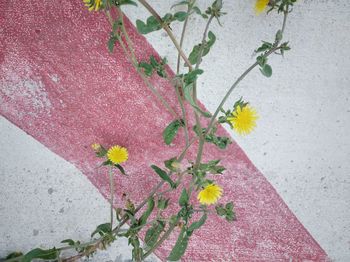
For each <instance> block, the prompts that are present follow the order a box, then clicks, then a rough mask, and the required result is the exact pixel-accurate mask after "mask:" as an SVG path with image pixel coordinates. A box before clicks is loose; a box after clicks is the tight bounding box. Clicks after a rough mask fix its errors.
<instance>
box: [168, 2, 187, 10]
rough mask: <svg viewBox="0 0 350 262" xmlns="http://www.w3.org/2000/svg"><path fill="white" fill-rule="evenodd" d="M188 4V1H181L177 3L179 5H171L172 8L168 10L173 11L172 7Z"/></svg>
mask: <svg viewBox="0 0 350 262" xmlns="http://www.w3.org/2000/svg"><path fill="white" fill-rule="evenodd" d="M188 4H189V2H188V1H181V2H179V3H176V4H174V5H172V6H171V7H170V9H173V8H174V7H176V6H179V5H188Z"/></svg>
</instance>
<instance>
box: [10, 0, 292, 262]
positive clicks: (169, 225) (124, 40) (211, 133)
mask: <svg viewBox="0 0 350 262" xmlns="http://www.w3.org/2000/svg"><path fill="white" fill-rule="evenodd" d="M295 2H296V0H274V1H271V0H270V1H268V0H258V1H257V2H256V10H257V12H261V11H263V10H267V9H268V11H267V12H271V11H277V12H278V13H281V14H282V15H283V22H282V26H281V28H280V29H279V30H278V31H277V32H276V34H275V36H274V38H273V39H272V40H271V41H263V42H262V44H261V45H260V46H259V47H258V48H257V49H256V50H255V53H256V54H257V58H256V61H255V62H254V63H253V64H252V65H251V66H250V67H249V68H248V69H247V70H246V71H244V72H243V74H242V75H241V76H239V77H238V78H237V80H236V81H235V82H234V83H233V85H232V86H231V87H230V89H229V90H228V92H227V93H226V94H225V96H224V97H223V99H222V101H221V103H220V104H219V105H218V107H217V109H216V110H215V112H214V113H213V114H212V113H210V112H207V111H205V110H203V109H202V108H201V107H200V106H199V105H198V99H197V79H198V78H199V77H201V75H202V74H203V73H204V70H203V69H202V68H200V65H201V62H202V60H203V59H204V57H205V56H207V55H208V54H209V53H210V50H211V48H212V47H213V46H214V45H215V42H216V36H215V34H214V32H212V31H210V30H209V28H210V25H211V23H212V22H213V21H215V20H216V21H217V22H218V23H219V24H220V17H221V16H223V15H225V14H226V13H225V12H223V11H222V9H223V2H222V1H220V0H216V1H214V2H213V3H212V4H211V5H210V6H208V8H207V9H206V10H205V11H203V10H201V9H200V8H199V7H198V6H197V5H196V0H185V1H181V2H180V3H177V4H175V5H176V6H177V5H183V6H185V7H186V9H187V11H180V12H176V13H167V14H165V15H164V16H162V17H161V16H160V15H159V14H158V13H157V12H156V11H155V10H154V9H153V8H152V7H151V6H150V5H149V3H148V2H147V1H145V0H138V3H140V4H141V5H143V6H144V7H145V8H146V9H147V10H148V11H149V12H150V14H151V16H150V17H149V18H148V19H147V20H146V21H141V20H137V21H136V26H137V29H138V31H139V32H140V33H141V34H148V33H151V32H154V31H157V30H161V29H163V30H165V31H166V33H167V34H168V35H169V37H170V39H171V40H172V42H173V43H174V45H175V47H176V49H177V51H178V52H177V56H178V57H177V68H176V76H175V77H174V78H172V77H170V76H169V74H167V71H166V69H165V65H166V63H167V60H166V59H165V58H163V59H157V58H155V57H154V56H150V57H149V59H148V60H147V61H139V60H138V59H137V58H136V56H135V52H134V45H133V42H132V40H131V39H130V37H129V34H128V31H127V29H126V27H125V22H124V14H123V12H122V8H123V6H124V5H134V6H137V3H136V2H135V1H131V0H84V3H85V5H86V6H87V7H88V8H89V10H90V11H92V10H95V11H101V12H104V13H105V14H106V16H107V18H108V21H109V22H110V25H111V34H110V38H109V40H108V43H107V45H108V49H109V51H110V52H113V51H114V47H115V45H116V44H118V45H120V46H121V47H122V49H123V51H124V54H125V55H126V56H127V57H128V59H129V60H130V62H131V64H132V65H133V67H134V68H135V70H136V72H137V74H139V76H140V77H141V78H142V79H143V81H144V82H145V84H146V86H147V87H148V88H149V89H150V91H151V92H152V93H153V94H154V96H155V98H156V99H158V100H159V101H160V102H161V103H162V104H163V105H164V108H165V109H166V110H167V111H168V112H169V113H170V114H171V115H172V116H173V121H172V122H171V123H169V125H168V126H167V127H165V129H164V131H163V133H162V136H163V140H164V143H165V144H166V145H169V144H171V143H172V142H173V140H174V138H175V137H176V135H177V133H178V132H179V130H183V132H184V133H185V147H184V148H183V150H182V152H181V153H180V154H179V155H178V156H174V157H172V158H171V159H164V166H162V167H159V166H156V165H152V166H151V168H152V170H153V171H154V174H155V175H158V176H159V178H160V179H161V182H160V183H159V184H157V185H156V186H155V187H154V188H153V189H152V191H151V192H150V193H149V195H147V196H145V199H144V200H143V201H142V202H141V203H139V204H138V205H137V206H135V204H134V203H133V202H132V201H131V200H128V201H127V202H126V204H125V206H124V207H118V208H115V207H114V206H113V195H114V185H113V176H114V175H115V173H121V174H124V175H125V174H126V173H127V170H126V171H125V170H124V168H123V166H122V165H121V164H122V163H124V162H125V161H127V159H128V151H127V149H126V148H123V147H121V146H112V147H110V148H108V149H107V148H105V147H104V146H103V145H100V144H93V146H92V148H93V150H94V151H95V153H96V157H99V158H101V160H102V165H104V166H107V167H108V168H109V178H110V191H111V199H110V202H111V209H110V221H109V222H107V223H103V224H101V225H98V226H97V227H96V230H95V231H94V232H93V233H92V234H91V238H92V240H91V241H90V242H87V243H81V242H80V241H76V240H72V239H65V240H63V241H62V242H61V244H62V247H58V248H56V247H53V248H51V249H46V250H43V249H39V248H36V249H33V250H31V251H29V252H28V253H26V254H22V253H20V252H14V253H12V254H9V256H8V257H7V258H6V260H5V261H7V262H10V261H23V262H27V261H32V260H33V259H43V260H58V261H75V260H77V259H79V258H81V257H84V256H91V255H93V254H94V253H95V252H96V251H97V250H98V249H105V248H107V247H108V246H109V245H110V244H111V243H112V242H113V241H114V240H115V239H116V238H117V237H125V238H128V241H129V244H130V245H131V246H132V248H133V249H132V259H133V260H134V261H142V260H143V259H145V258H147V257H148V256H149V255H150V254H151V253H152V252H153V251H154V250H155V249H156V248H157V247H158V246H160V245H161V244H162V243H163V241H164V240H166V239H167V238H168V237H169V235H170V234H172V233H174V231H176V230H175V229H176V228H179V231H180V232H179V233H178V239H177V241H176V243H175V245H174V247H173V249H172V251H171V252H170V254H169V256H168V260H170V261H176V260H179V259H180V258H181V257H182V256H183V254H184V253H185V252H186V248H187V246H188V243H189V242H190V239H191V236H192V234H193V233H194V232H195V231H196V230H199V229H200V227H201V226H203V225H204V224H205V222H206V220H207V219H208V213H211V212H212V213H213V212H214V213H216V214H217V215H218V216H220V217H223V218H225V219H226V220H227V221H229V222H231V221H234V220H235V219H236V214H235V211H234V205H233V203H232V202H229V203H224V204H223V203H217V202H218V200H219V199H220V197H221V195H222V194H223V192H222V189H221V187H220V186H219V185H218V184H217V183H216V182H215V176H214V175H222V174H223V172H224V171H225V167H224V166H222V165H220V160H211V161H209V162H203V161H202V155H203V151H204V149H205V144H206V143H212V144H214V145H216V146H217V147H218V148H220V149H222V150H224V149H225V148H227V146H228V145H229V144H230V143H231V140H230V138H229V137H220V136H218V135H217V134H216V131H217V126H218V125H219V124H228V125H229V126H230V127H231V128H233V129H234V130H235V131H236V132H238V133H239V134H248V133H250V132H251V131H252V130H253V128H254V127H255V124H256V119H257V114H256V112H255V110H254V109H253V108H252V107H250V105H249V103H248V102H245V101H243V100H242V99H239V100H238V101H237V102H236V103H235V104H234V105H233V107H232V110H230V109H227V110H225V109H224V105H225V102H226V100H227V99H228V97H229V96H230V95H231V93H232V92H233V90H234V89H235V88H236V86H237V85H238V84H239V83H240V82H241V81H242V80H243V79H244V78H245V77H246V75H247V74H249V72H251V71H252V70H253V69H255V68H256V67H259V69H260V71H261V73H262V74H263V75H264V76H266V77H271V75H272V67H271V65H270V64H268V58H269V56H270V55H273V54H281V55H283V54H284V53H285V52H286V51H288V50H290V47H289V45H288V42H282V39H283V34H284V31H285V27H286V21H287V17H288V14H289V13H290V12H291V10H292V7H293V4H294V3H295ZM175 5H174V6H175ZM112 11H113V12H112ZM192 15H199V16H200V17H201V18H202V19H203V21H205V29H204V33H203V36H202V41H201V42H200V43H198V44H196V45H195V46H194V47H193V48H192V51H191V53H190V54H189V55H188V56H186V54H185V52H184V51H183V49H182V45H183V42H184V38H185V32H186V28H187V25H188V23H189V17H190V16H192ZM214 19H215V20H214ZM172 23H183V29H182V34H181V38H180V42H178V41H177V39H176V37H175V36H174V35H173V33H172V31H171V30H170V25H171V24H172ZM181 61H183V62H184V63H185V70H184V72H180V64H181ZM155 73H156V74H157V75H158V77H162V78H165V79H167V80H168V81H169V82H170V83H171V84H172V86H173V88H174V90H175V93H176V95H177V100H178V102H179V106H180V107H181V115H178V114H177V113H176V111H175V110H174V109H173V108H172V107H171V105H169V103H168V102H167V101H166V99H165V98H164V97H163V96H162V95H161V94H160V93H159V92H158V91H157V89H156V88H155V87H154V86H153V84H152V83H151V81H150V80H149V78H150V77H151V76H152V75H153V74H155ZM185 103H188V104H189V105H191V109H192V111H193V114H194V117H195V120H196V123H195V125H194V126H189V121H188V119H187V117H186V115H187V113H188V112H186V111H187V110H186V107H185V106H184V104H185ZM219 114H220V115H219ZM202 118H207V119H208V120H209V124H208V125H207V126H202V123H203V121H201V119H202ZM191 130H193V131H194V133H195V136H194V137H193V138H192V139H190V135H189V133H190V131H191ZM197 141H198V148H197V156H196V158H195V159H187V160H188V163H189V164H187V165H186V164H184V161H183V160H184V159H185V156H186V152H187V150H188V149H189V148H190V147H191V146H193V144H194V142H197ZM185 177H188V178H190V181H191V182H190V184H189V185H188V186H186V184H185V183H183V181H184V178H185ZM126 179H127V178H126ZM163 186H167V189H166V190H165V191H162V192H160V189H161V188H163ZM176 191H178V192H180V191H181V194H180V195H179V199H178V202H177V205H178V209H177V210H174V211H172V212H173V213H172V214H170V215H169V212H163V211H164V210H167V209H168V207H169V201H170V199H168V198H166V197H165V195H166V194H165V193H175V192H176ZM193 194H197V199H198V201H191V196H192V195H193ZM141 210H142V214H140V211H141ZM197 213H199V214H200V216H199V218H198V219H194V218H193V217H194V215H195V214H197ZM165 214H167V215H165ZM116 221H117V222H116ZM126 223H128V224H129V228H128V229H127V230H126V231H125V230H122V229H121V227H122V226H123V225H124V224H126ZM140 232H144V233H145V238H144V244H143V245H142V244H141V242H140V238H139V234H140ZM96 236H97V237H96ZM68 249H73V250H75V251H76V255H74V256H72V257H64V251H65V250H68Z"/></svg>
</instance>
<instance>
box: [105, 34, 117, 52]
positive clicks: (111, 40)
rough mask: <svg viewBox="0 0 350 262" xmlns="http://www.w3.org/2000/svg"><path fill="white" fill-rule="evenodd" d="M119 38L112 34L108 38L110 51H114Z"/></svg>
mask: <svg viewBox="0 0 350 262" xmlns="http://www.w3.org/2000/svg"><path fill="white" fill-rule="evenodd" d="M117 40H118V38H117V37H116V36H111V37H110V38H109V40H108V44H107V45H108V50H109V52H110V53H113V50H114V46H115V42H116V41H117Z"/></svg>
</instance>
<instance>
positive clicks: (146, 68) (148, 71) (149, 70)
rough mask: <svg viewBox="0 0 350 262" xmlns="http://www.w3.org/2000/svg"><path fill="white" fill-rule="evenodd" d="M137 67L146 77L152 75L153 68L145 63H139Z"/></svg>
mask: <svg viewBox="0 0 350 262" xmlns="http://www.w3.org/2000/svg"><path fill="white" fill-rule="evenodd" d="M139 67H141V68H143V69H144V73H145V75H146V76H151V75H152V73H153V67H152V65H150V64H148V63H146V62H140V63H139Z"/></svg>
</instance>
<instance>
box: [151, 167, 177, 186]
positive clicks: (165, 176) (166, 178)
mask: <svg viewBox="0 0 350 262" xmlns="http://www.w3.org/2000/svg"><path fill="white" fill-rule="evenodd" d="M151 168H152V169H153V170H154V171H155V172H156V173H157V174H158V175H159V176H160V178H161V179H163V180H164V181H165V182H167V183H169V185H170V186H171V187H172V188H175V187H176V186H175V183H174V182H173V180H171V178H170V177H169V176H168V174H167V173H166V172H165V171H164V170H162V169H160V168H159V167H157V166H155V165H152V166H151Z"/></svg>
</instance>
